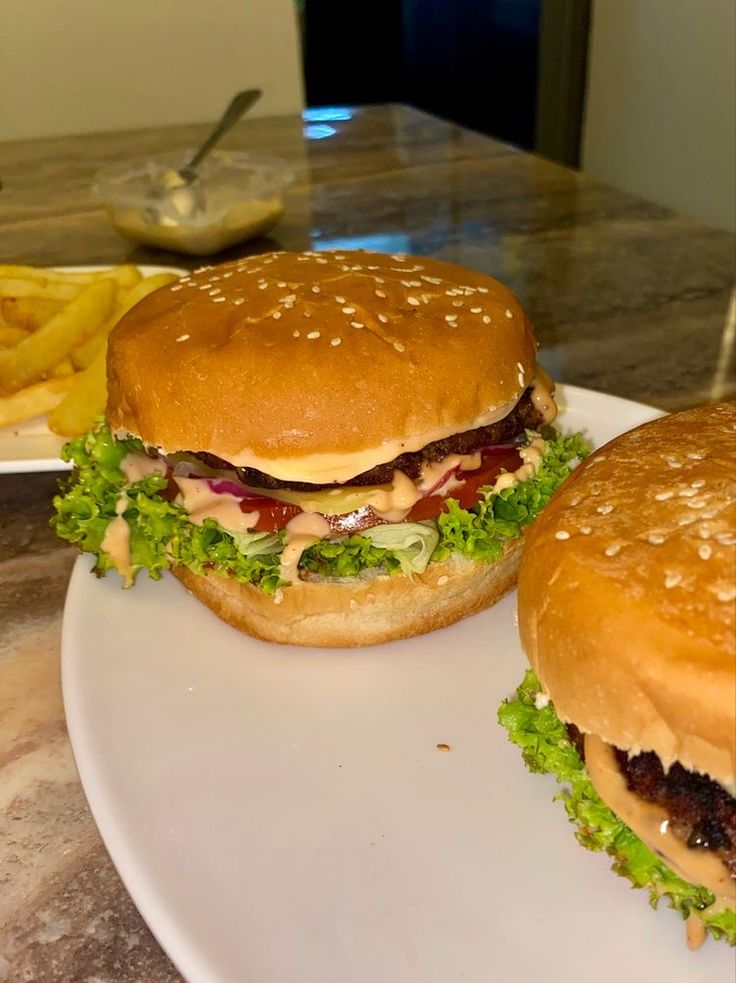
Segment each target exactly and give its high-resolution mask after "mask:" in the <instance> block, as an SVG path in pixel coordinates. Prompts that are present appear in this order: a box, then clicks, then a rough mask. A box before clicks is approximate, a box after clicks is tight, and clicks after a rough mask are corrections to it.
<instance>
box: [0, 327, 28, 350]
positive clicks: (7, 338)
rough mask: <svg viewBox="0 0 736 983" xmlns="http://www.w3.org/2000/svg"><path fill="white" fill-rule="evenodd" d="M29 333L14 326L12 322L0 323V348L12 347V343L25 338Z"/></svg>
mask: <svg viewBox="0 0 736 983" xmlns="http://www.w3.org/2000/svg"><path fill="white" fill-rule="evenodd" d="M29 334H30V331H24V330H23V328H16V327H14V326H13V325H12V324H0V348H12V346H13V345H17V344H18V342H19V341H23V339H24V338H27V337H28V335H29Z"/></svg>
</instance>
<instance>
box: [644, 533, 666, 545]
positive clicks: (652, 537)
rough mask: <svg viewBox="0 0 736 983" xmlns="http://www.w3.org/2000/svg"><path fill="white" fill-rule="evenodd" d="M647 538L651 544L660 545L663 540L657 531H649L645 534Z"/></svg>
mask: <svg viewBox="0 0 736 983" xmlns="http://www.w3.org/2000/svg"><path fill="white" fill-rule="evenodd" d="M647 540H648V541H649V542H650V543H651V544H652V546H661V545H662V543H663V542H664V536H663V535H662V534H661V533H658V532H650V533H649V535H648V536H647Z"/></svg>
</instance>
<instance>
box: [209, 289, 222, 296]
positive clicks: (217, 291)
mask: <svg viewBox="0 0 736 983" xmlns="http://www.w3.org/2000/svg"><path fill="white" fill-rule="evenodd" d="M208 293H209V295H210V297H216V296H217V295H218V294H221V293H222V290H220V288H219V287H213V288H212V290H209V291H208Z"/></svg>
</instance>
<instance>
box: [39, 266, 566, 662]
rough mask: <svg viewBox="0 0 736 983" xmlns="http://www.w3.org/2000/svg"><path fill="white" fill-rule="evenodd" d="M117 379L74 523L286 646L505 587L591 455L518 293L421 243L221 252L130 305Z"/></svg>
mask: <svg viewBox="0 0 736 983" xmlns="http://www.w3.org/2000/svg"><path fill="white" fill-rule="evenodd" d="M107 371H108V401H107V409H106V419H105V421H104V422H101V423H100V425H99V426H98V427H96V428H95V429H94V430H93V431H92V432H90V433H87V434H84V435H83V436H81V437H79V438H76V439H74V440H73V441H71V442H70V443H69V444H68V445H67V447H66V449H65V452H64V453H65V456H66V459H67V460H69V461H71V462H72V463H73V465H74V470H73V473H72V477H71V480H70V481H69V483H68V485H67V486H66V488H65V489H64V491H63V494H60V495H59V496H58V497H57V498H56V499H55V506H56V513H57V514H56V516H55V520H54V521H55V526H56V531H57V532H58V534H59V535H60V536H62V537H63V538H65V539H67V540H69V541H70V542H72V543H75V544H77V545H78V546H79V547H80V548H81V549H82V550H83V551H87V552H91V553H94V554H95V555H96V557H97V560H96V565H95V572H96V573H98V574H104V573H106V572H107V571H108V570H109V569H111V568H116V569H117V570H118V571H119V572H120V573H121V574H122V575H123V577H124V580H125V583H126V584H128V585H130V584H132V583H133V581H134V580H135V577H136V575H137V574H138V573H139V572H140V571H141V570H144V569H145V570H147V571H148V573H149V575H150V576H151V577H154V578H157V577H159V576H160V575H161V571H163V570H167V569H170V570H171V571H172V572H173V574H174V575H175V576H176V577H178V578H179V580H181V582H182V583H183V584H184V585H185V586H186V588H187V589H188V590H189V591H190V592H191V593H192V594H194V595H195V596H196V597H198V598H199V599H200V600H201V601H203V602H204V603H205V604H206V605H208V606H209V607H210V608H211V609H212V610H213V611H214V612H215V613H216V614H217V615H219V616H220V617H221V618H223V619H224V620H225V621H227V622H229V623H230V624H231V625H234V626H235V627H236V628H239V629H241V630H243V631H245V632H248V633H250V634H252V635H255V636H257V637H260V638H264V639H268V640H271V641H276V642H284V643H292V644H302V645H319V646H354V645H367V644H372V643H377V642H383V641H387V640H390V639H394V638H401V637H406V636H410V635H415V634H417V633H420V632H426V631H430V630H431V629H435V628H439V627H441V626H444V625H448V624H450V623H452V622H454V621H457V620H458V619H460V618H462V617H464V616H466V615H469V614H471V613H473V612H476V611H478V610H480V609H481V608H485V607H487V606H488V605H490V604H492V603H494V602H495V601H496V600H497V599H498V598H499V597H500V596H501V595H502V594H504V593H505V592H506V591H508V590H509V589H510V588H511V587H512V586H513V584H514V583H515V579H516V572H517V568H518V563H519V559H520V552H521V545H522V541H523V537H524V531H525V529H526V528H527V526H528V525H529V524H530V523H531V522H532V521H533V520H534V519H535V518H536V516H537V514H538V513H539V511H540V510H541V509H542V507H543V506H544V505H545V504H546V502H547V501H549V499H550V498H551V496H552V494H553V493H554V492H555V491H556V489H557V487H558V486H559V485H560V483H561V482H562V481H563V480H564V478H565V477H566V476H567V475H568V473H569V472H570V471H571V470H572V469H573V468H574V466H575V465H576V464H577V463H578V461H579V460H580V458H581V456H582V455H583V453H584V446H583V444H582V441H581V439H580V438H579V437H577V436H560V435H559V434H557V433H556V432H555V431H554V430H553V429H551V428H550V426H549V425H550V424H551V423H552V421H553V420H554V418H555V414H556V408H555V403H554V399H553V395H552V391H551V383H550V381H549V380H548V378H547V377H546V376H545V374H544V372H543V371H542V370H541V369H540V368H539V367H538V366H537V364H536V345H535V341H534V337H533V334H532V329H531V326H530V324H529V321H528V319H527V317H526V315H525V313H524V311H523V310H522V308H521V306H520V305H519V303H518V301H517V300H516V299H515V298H514V296H513V295H512V294H511V293H510V292H509V291H508V290H507V289H506V288H505V287H504V286H502V285H501V284H500V283H498V282H497V281H496V280H494V279H491V278H490V277H488V276H485V275H483V274H480V273H474V272H470V271H469V270H465V269H461V268H460V267H458V266H453V265H451V264H448V263H443V262H438V261H436V260H431V259H426V258H413V257H409V256H406V255H403V254H402V255H390V256H389V255H383V254H378V253H367V252H362V251H361V252H348V251H346V252H339V251H337V252H323V253H317V252H305V253H287V252H284V253H270V254H266V255H260V256H252V257H249V258H246V259H242V260H238V261H236V262H233V263H228V264H225V265H222V266H217V267H205V268H204V269H201V270H199V271H197V272H196V273H194V274H192V275H190V276H185V277H183V278H182V279H181V280H180V281H178V282H176V283H173V284H171V285H168V286H165V287H163V288H161V289H160V290H158V291H156V292H155V293H153V294H151V295H150V296H148V297H147V298H145V299H144V300H143V301H141V303H139V304H138V305H137V306H136V307H135V308H134V309H133V310H132V311H130V312H129V313H128V314H127V315H126V316H125V317H123V318H122V320H121V321H120V322H119V324H118V325H117V326H116V327H115V329H114V330H113V332H112V334H111V336H110V339H109V349H108V363H107Z"/></svg>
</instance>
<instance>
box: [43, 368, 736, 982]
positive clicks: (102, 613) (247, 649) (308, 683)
mask: <svg viewBox="0 0 736 983" xmlns="http://www.w3.org/2000/svg"><path fill="white" fill-rule="evenodd" d="M559 395H560V401H561V404H562V406H563V407H564V409H563V412H562V414H561V419H560V423H561V425H562V426H563V427H564V428H565V429H569V430H579V429H582V430H585V431H587V433H588V435H589V436H590V438H591V440H592V442H593V443H594V444H596V445H600V444H602V443H604V442H605V441H607V440H609V439H610V438H612V437H613V436H615V435H616V434H617V433H620V432H622V431H624V430H627V429H630V428H632V427H635V426H637V425H639V424H640V423H644V422H645V421H647V420H650V419H653V418H654V417H657V416H659V415H661V414H660V412H659V411H657V410H654V409H652V408H651V407H646V406H642V405H641V404H638V403H632V402H629V401H626V400H621V399H615V398H613V397H610V396H605V395H602V394H600V393H593V392H589V391H586V390H583V389H577V388H574V387H567V386H564V387H561V388H560V392H559ZM514 609H515V598H514V596H513V595H510V596H509V597H507V598H505V599H504V600H503V601H502V602H501V603H500V604H498V605H497V606H496V607H494V608H492V609H491V610H489V611H486V612H484V613H482V614H479V615H477V616H475V617H473V618H468V619H467V620H465V621H463V622H461V623H459V624H457V625H454V626H452V627H450V628H447V629H444V630H443V631H438V632H435V633H433V634H431V635H425V636H422V637H419V638H413V639H408V640H405V641H399V642H393V643H390V644H388V645H383V646H377V647H375V648H369V649H353V650H337V649H334V650H329V651H325V650H318V649H298V648H290V647H286V646H278V645H269V644H268V643H265V642H259V641H256V640H255V639H252V638H249V637H248V636H245V635H241V634H239V633H238V632H237V631H235V630H234V629H231V628H229V627H228V626H227V625H225V624H223V623H222V622H221V621H218V620H217V618H215V616H214V615H213V614H211V612H210V611H208V610H207V609H206V608H204V607H203V606H202V605H200V604H199V603H198V602H197V601H196V600H194V599H193V598H192V597H191V596H189V595H188V594H187V592H186V591H185V590H184V589H183V588H182V587H181V585H180V584H179V583H177V582H176V581H175V580H174V578H173V577H170V576H165V577H164V578H163V580H162V581H161V582H159V583H156V582H153V581H149V580H145V579H141V581H140V582H139V583H137V584H136V585H135V587H134V588H133V589H131V590H127V591H125V590H121V587H120V580H119V578H115V577H112V576H108V577H106V578H104V579H100V580H98V579H97V578H95V577H94V576H92V575H91V573H90V561H89V559H88V558H86V557H85V558H81V559H80V560H79V561H78V562H77V566H76V568H75V571H74V574H73V577H72V581H71V585H70V589H69V594H68V597H67V602H66V608H65V612H64V629H63V638H62V682H63V689H64V703H65V708H66V716H67V723H68V727H69V734H70V737H71V741H72V745H73V748H74V755H75V759H76V762H77V766H78V768H79V773H80V776H81V779H82V783H83V785H84V789H85V793H86V795H87V799H88V801H89V804H90V806H91V808H92V812H93V814H94V816H95V819H96V821H97V824H98V826H99V828H100V830H101V832H102V836H103V838H104V840H105V843H106V845H107V847H108V849H109V851H110V854H111V856H112V858H113V860H114V862H115V864H116V865H117V868H118V870H119V871H120V874H121V876H122V878H123V880H124V882H125V884H126V886H127V888H128V890H129V891H130V893H131V895H132V897H133V900H134V901H135V903H136V904H137V905H138V907H139V909H140V910H141V912H142V913H143V916H144V917H145V919H146V920H147V922H148V924H149V925H150V927H151V929H152V930H153V932H154V933H155V935H156V937H157V938H158V940H159V941H160V942H161V944H162V945H163V946H164V948H165V949H166V950H167V952H168V953H169V955H170V956H171V958H172V959H173V960H174V962H175V963H176V965H177V966H178V968H179V970H180V971H181V972H182V974H183V975H184V977H185V978H186V979H187V980H189V981H190V983H242V981H246V980H248V981H254V983H255V981H257V983H297V981H298V983H459V981H461V980H462V981H464V983H492V981H507V983H531V981H535V980H545V981H547V983H577V981H581V980H595V981H596V983H620V981H621V980H632V981H644V980H651V981H655V980H666V981H667V983H732V981H733V953H732V951H730V950H729V948H728V946H726V945H723V944H717V943H715V942H713V941H712V940H709V941H708V942H707V943H706V944H705V945H704V946H703V947H702V949H701V950H699V951H698V952H696V953H691V952H688V950H687V948H686V945H685V928H684V923H683V922H682V921H681V920H680V919H679V918H678V917H677V916H676V915H675V914H673V913H672V912H671V911H669V910H667V909H666V908H665V907H664V906H663V909H662V910H660V911H658V912H654V911H652V910H651V908H650V907H649V905H648V904H647V898H646V896H645V894H643V893H642V892H641V891H632V890H631V889H630V887H629V884H628V882H627V881H624V880H622V879H621V878H618V877H616V876H615V875H614V874H613V873H612V872H611V871H610V870H609V861H608V858H606V857H605V856H602V855H599V854H591V853H588V852H587V851H585V850H584V849H582V847H580V846H579V845H578V844H577V842H576V840H575V836H574V831H573V827H572V826H571V825H570V824H569V823H568V822H567V819H566V816H565V812H564V809H563V807H562V805H561V804H560V803H559V802H557V803H555V802H554V801H553V795H554V794H555V790H556V786H555V783H554V782H553V781H552V780H551V779H550V778H549V776H543V777H542V776H538V775H530V774H529V773H528V772H527V771H526V770H525V768H524V765H523V763H522V760H521V753H520V751H519V749H518V748H516V747H513V746H512V745H510V744H509V743H508V741H507V738H506V733H505V731H503V730H502V729H501V727H500V726H499V725H498V724H497V722H496V710H497V708H498V706H499V704H500V702H501V700H502V699H503V698H504V697H505V696H507V695H508V694H510V693H511V692H512V691H513V689H514V688H515V687H516V686H517V685H518V684H519V683H520V682H521V679H522V676H523V671H524V665H525V660H524V657H523V655H522V653H521V651H520V648H519V644H518V634H517V629H516V627H515V625H514ZM443 745H444V746H445V747H443Z"/></svg>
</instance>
